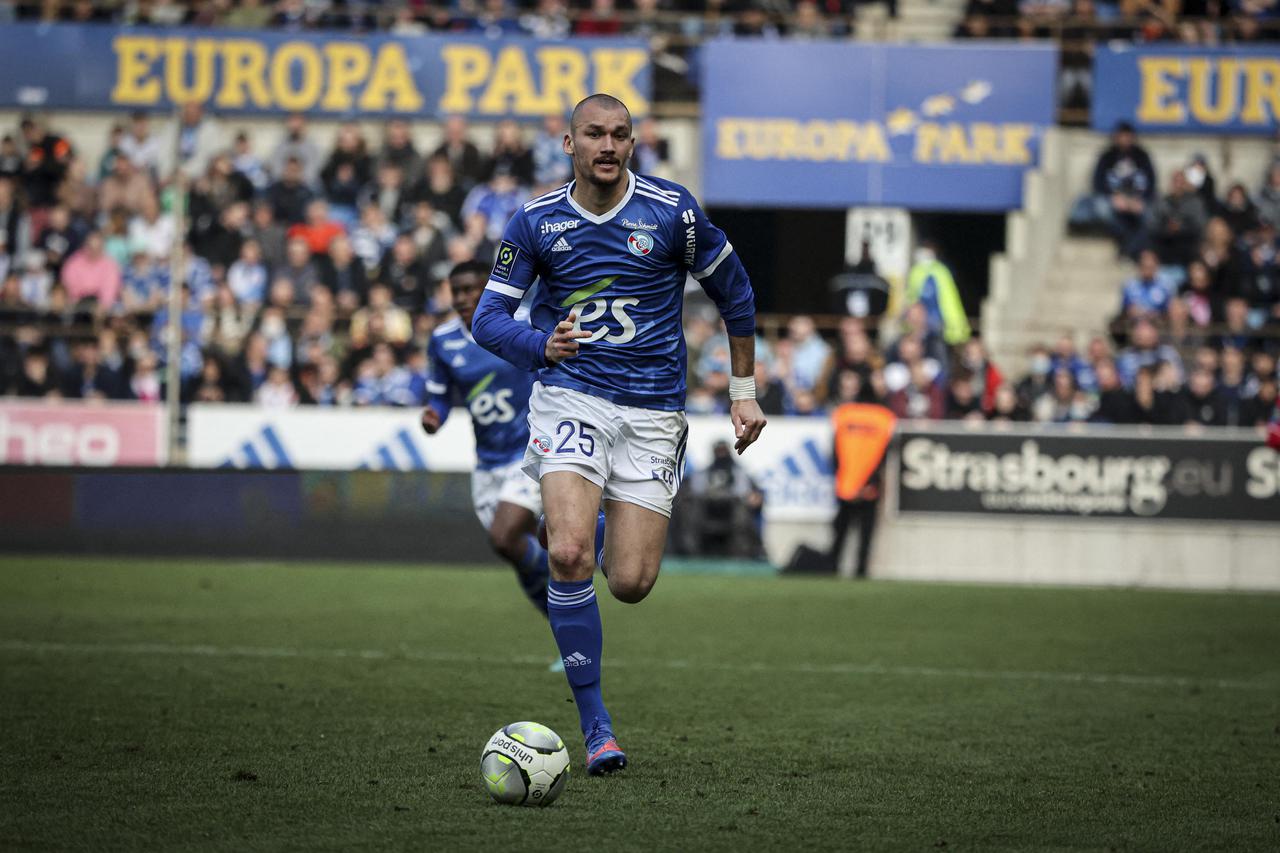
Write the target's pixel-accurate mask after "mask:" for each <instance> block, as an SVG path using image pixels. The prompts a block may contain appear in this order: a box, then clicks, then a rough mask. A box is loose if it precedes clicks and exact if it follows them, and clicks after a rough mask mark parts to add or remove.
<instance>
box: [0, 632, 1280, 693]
mask: <svg viewBox="0 0 1280 853" xmlns="http://www.w3.org/2000/svg"><path fill="white" fill-rule="evenodd" d="M0 652H17V653H25V654H46V653H55V654H57V653H61V654H105V655H168V656H174V657H211V658H285V659H289V658H294V659H301V660H370V661H394V660H404V661H419V662H426V663H470V664H481V665H483V666H510V665H513V664H514V665H522V666H523V665H536V666H539V667H541V666H545V665H546V663H547V657H537V656H533V655H512V656H509V657H486V656H483V655H470V654H463V653H459V652H445V651H426V652H423V651H414V650H412V649H397V650H395V651H387V650H384V649H319V648H313V649H307V648H288V647H282V646H213V645H178V644H170V643H62V642H46V641H40V640H0ZM609 666H610V667H611V668H612V667H622V668H638V669H643V668H646V667H651V668H658V669H707V670H715V671H719V672H799V673H805V674H812V675H883V676H897V677H908V678H956V679H962V680H973V681H1033V682H1034V681H1038V682H1049V683H1058V684H1113V685H1123V686H1129V687H1166V688H1167V687H1175V688H1191V687H1217V688H1221V689H1224V690H1280V685H1277V684H1273V683H1270V682H1265V681H1256V680H1255V681H1245V680H1239V679H1197V678H1186V677H1183V676H1176V675H1126V674H1122V673H1101V672H1038V671H1034V670H1032V671H1027V670H988V669H950V668H946V667H931V666H888V665H884V664H874V663H871V664H856V663H830V664H821V663H796V664H786V665H781V664H770V663H721V662H716V661H712V662H699V661H690V660H655V661H638V660H625V659H621V660H620V659H616V658H610V659H609Z"/></svg>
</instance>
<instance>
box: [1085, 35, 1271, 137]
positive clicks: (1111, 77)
mask: <svg viewBox="0 0 1280 853" xmlns="http://www.w3.org/2000/svg"><path fill="white" fill-rule="evenodd" d="M1093 71H1094V85H1093V119H1092V120H1093V126H1094V127H1095V128H1097V129H1098V130H1111V128H1112V127H1114V126H1115V124H1116V122H1119V121H1127V122H1129V123H1130V124H1132V125H1134V127H1136V128H1137V129H1138V130H1140V131H1142V132H1144V133H1223V134H1250V133H1260V134H1271V133H1274V132H1275V129H1276V127H1277V125H1280V50H1277V49H1276V48H1275V47H1265V48H1245V47H1220V48H1207V47H1184V46H1176V45H1169V46H1163V45H1143V46H1138V45H1108V46H1106V47H1101V46H1099V48H1098V52H1097V55H1096V56H1095V57H1094V64H1093Z"/></svg>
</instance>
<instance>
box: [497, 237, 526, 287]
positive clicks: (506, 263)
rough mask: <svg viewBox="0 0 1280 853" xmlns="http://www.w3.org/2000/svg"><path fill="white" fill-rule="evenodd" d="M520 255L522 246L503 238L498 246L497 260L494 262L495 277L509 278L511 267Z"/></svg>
mask: <svg viewBox="0 0 1280 853" xmlns="http://www.w3.org/2000/svg"><path fill="white" fill-rule="evenodd" d="M518 257H520V247H519V246H516V245H514V244H512V243H508V242H507V241H506V240H503V241H502V245H500V246H498V257H497V260H495V261H494V263H493V273H492V275H493V277H494V278H498V279H502V280H503V281H507V280H509V279H510V278H511V268H512V267H513V266H515V262H516V258H518Z"/></svg>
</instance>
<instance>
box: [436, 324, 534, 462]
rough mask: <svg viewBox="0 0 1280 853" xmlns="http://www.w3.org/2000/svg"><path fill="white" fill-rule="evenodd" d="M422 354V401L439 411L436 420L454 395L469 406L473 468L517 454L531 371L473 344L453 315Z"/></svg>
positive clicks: (525, 429)
mask: <svg viewBox="0 0 1280 853" xmlns="http://www.w3.org/2000/svg"><path fill="white" fill-rule="evenodd" d="M427 355H428V357H429V358H430V361H431V376H430V378H429V379H428V380H427V393H428V394H429V395H430V398H429V399H428V401H427V405H428V406H430V407H431V408H433V409H435V410H436V412H437V413H439V415H440V422H441V423H444V419H445V418H446V417H448V415H449V409H450V408H451V406H452V405H453V403H454V401H455V400H456V401H458V402H459V403H460V404H462V405H465V406H466V407H467V409H468V410H470V412H471V424H472V428H473V429H474V430H475V434H476V459H477V464H476V467H477V468H481V469H485V468H497V467H500V466H502V465H506V464H508V463H510V462H513V461H515V460H517V459H519V458H521V457H522V456H523V455H524V446H525V444H526V443H528V441H529V423H528V418H529V392H530V391H531V390H532V389H533V383H534V382H535V381H536V380H537V375H536V374H535V373H533V372H532V371H529V370H524V369H522V368H519V367H516V366H515V365H513V364H511V363H510V362H507V361H504V360H502V359H501V358H498V357H497V356H496V355H494V354H493V353H491V352H489V351H488V350H486V349H484V348H483V347H481V346H479V345H478V344H477V343H476V342H475V340H473V339H472V337H471V335H470V334H468V332H467V330H466V328H465V327H464V326H463V325H462V321H461V320H458V319H456V318H455V319H452V320H449V321H448V322H446V323H444V324H442V325H440V326H439V327H437V328H436V330H435V332H434V333H433V334H432V335H431V342H430V343H429V344H427Z"/></svg>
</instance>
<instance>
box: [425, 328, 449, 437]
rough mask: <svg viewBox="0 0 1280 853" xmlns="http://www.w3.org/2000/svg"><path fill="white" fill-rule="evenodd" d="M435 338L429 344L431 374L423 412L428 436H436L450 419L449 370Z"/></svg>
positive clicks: (428, 377)
mask: <svg viewBox="0 0 1280 853" xmlns="http://www.w3.org/2000/svg"><path fill="white" fill-rule="evenodd" d="M441 355H442V354H441V352H440V350H439V348H438V347H437V346H436V339H435V338H434V337H433V338H432V339H431V340H430V342H428V343H427V359H428V360H429V361H430V362H431V372H430V374H428V376H427V407H426V408H425V409H423V410H422V429H423V431H424V432H425V433H426V434H427V435H435V433H436V431H437V430H439V429H440V427H442V426H444V422H445V419H446V418H448V417H449V409H450V408H452V406H451V405H450V403H449V368H448V366H447V363H446V362H445V360H444V359H443V358H442V357H441Z"/></svg>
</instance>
